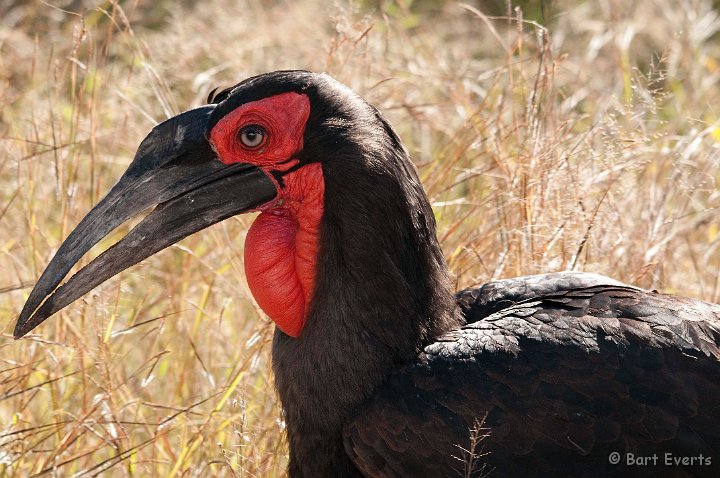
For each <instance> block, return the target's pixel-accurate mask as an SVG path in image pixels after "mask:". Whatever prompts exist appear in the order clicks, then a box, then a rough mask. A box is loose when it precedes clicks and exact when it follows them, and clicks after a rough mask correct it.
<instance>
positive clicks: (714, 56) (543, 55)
mask: <svg viewBox="0 0 720 478" xmlns="http://www.w3.org/2000/svg"><path fill="white" fill-rule="evenodd" d="M718 8H720V2H717V1H710V0H687V1H682V0H677V1H671V0H648V1H643V2H626V1H622V0H596V1H588V2H583V1H570V0H554V1H512V0H507V1H503V0H475V1H472V0H469V1H467V2H465V3H461V2H456V1H431V0H416V1H413V0H395V1H390V0H387V1H383V0H375V1H369V0H368V1H357V2H348V1H339V0H338V1H335V2H323V1H319V0H306V1H281V0H278V1H255V0H240V1H230V0H205V1H202V2H200V1H171V0H159V1H149V0H133V1H104V2H96V1H91V0H87V1H85V0H77V1H65V2H63V1H49V2H40V1H8V0H0V476H8V477H23V478H24V477H28V476H63V477H65V476H97V475H99V474H102V476H123V477H125V476H128V477H130V476H142V477H145V476H160V477H165V476H168V477H170V476H187V477H194V476H202V477H205V476H228V477H230V476H232V477H235V476H241V477H254V476H260V477H265V476H283V475H284V473H285V467H286V444H285V441H284V436H283V430H284V422H283V418H282V413H281V410H280V408H279V405H278V403H277V400H276V396H275V392H274V389H273V383H272V380H273V379H272V373H271V370H270V357H269V343H270V340H271V337H272V330H273V326H272V325H271V323H270V322H269V320H268V319H267V318H266V317H265V316H264V315H263V314H262V313H261V312H260V311H259V309H258V308H257V306H256V305H255V303H254V301H253V299H252V296H251V295H250V294H249V292H248V289H247V284H246V281H245V277H244V271H243V264H242V254H243V240H244V235H245V232H246V230H247V227H248V226H249V225H250V224H251V222H252V219H253V218H252V217H250V216H244V217H237V218H232V219H230V220H227V221H225V222H224V223H221V224H218V225H216V226H214V227H212V228H211V229H209V230H206V231H203V232H201V233H198V234H196V235H194V236H192V237H190V238H188V239H186V240H184V241H183V242H181V243H179V244H178V245H176V246H174V247H172V248H170V249H168V250H166V251H164V252H162V253H160V254H158V255H157V256H155V257H152V258H150V259H148V260H146V261H145V262H144V263H143V264H141V265H139V266H136V267H134V268H132V269H130V270H129V271H126V272H125V273H123V274H121V275H120V276H119V277H116V278H114V279H112V280H110V281H108V282H107V283H105V284H104V285H102V286H100V287H98V288H97V289H96V290H95V291H93V292H92V293H90V294H88V295H87V296H86V297H85V298H84V299H82V300H80V301H78V302H76V303H75V304H73V305H72V306H70V307H68V308H67V309H66V310H65V311H63V312H61V313H59V314H58V315H57V316H56V317H55V318H54V319H52V320H50V321H48V322H46V323H45V324H44V325H43V326H41V327H40V328H38V329H37V330H36V331H34V333H33V334H30V336H29V337H28V338H26V339H24V340H21V341H14V340H13V339H12V330H13V327H14V322H15V319H16V317H17V314H18V313H19V311H20V309H21V307H22V305H23V303H24V300H25V298H26V297H27V294H28V293H29V290H30V287H32V285H33V284H34V280H35V279H36V278H37V277H38V276H39V274H40V272H41V271H42V270H43V268H44V267H45V265H46V264H47V262H48V261H49V259H50V258H51V257H52V255H53V253H54V251H55V250H56V249H57V247H58V246H59V245H60V243H61V242H62V240H63V238H64V237H65V236H66V235H67V234H68V233H69V231H70V230H71V229H72V228H73V227H74V226H75V225H76V224H77V223H78V222H79V220H80V219H81V218H82V216H83V215H84V214H85V213H86V212H87V211H89V209H90V208H91V207H92V205H93V204H94V203H96V202H97V201H98V200H99V198H101V197H102V196H103V194H104V193H105V192H106V191H107V190H108V189H109V188H110V186H111V185H112V184H113V183H114V182H115V180H116V179H117V178H118V177H119V176H120V174H121V173H122V171H123V170H124V169H125V167H126V166H127V164H128V163H129V162H130V160H131V159H132V157H133V154H134V152H135V149H136V147H137V145H138V144H139V142H140V141H141V140H142V138H143V137H144V136H145V135H146V134H147V133H148V132H149V130H150V129H151V128H152V127H153V125H155V124H156V123H158V122H160V121H162V120H163V119H165V118H167V117H169V116H172V115H175V114H177V113H179V112H181V111H183V110H185V109H188V108H191V107H194V106H197V105H200V104H203V103H204V102H205V99H206V98H207V95H208V93H209V92H210V91H211V90H212V89H213V88H215V87H227V86H230V85H232V84H234V83H237V82H238V81H240V80H242V79H244V78H246V77H248V76H250V75H253V74H257V73H262V72H266V71H271V70H277V69H294V68H300V69H309V70H314V71H325V72H328V73H329V74H331V75H333V76H334V77H336V78H337V79H338V80H340V81H342V82H344V83H346V84H347V85H348V86H350V87H351V88H353V89H355V90H356V91H357V92H358V93H360V94H361V95H362V96H364V97H365V98H366V99H367V100H368V101H370V102H371V103H373V104H375V105H376V106H377V107H378V108H379V109H380V110H381V112H382V113H383V115H385V116H386V117H387V118H388V120H389V121H390V122H391V124H392V125H393V126H394V127H395V129H396V130H397V132H398V134H399V135H400V137H401V138H402V139H403V141H404V142H405V144H406V146H407V148H408V149H409V151H410V153H411V155H412V157H413V158H414V160H415V162H416V164H417V166H418V169H419V172H420V176H421V178H422V180H423V183H424V185H425V188H426V190H427V192H428V195H429V196H430V198H431V201H432V204H433V208H434V211H435V214H436V217H437V220H438V225H439V234H440V239H441V242H442V245H443V248H444V251H445V255H446V257H447V259H448V261H449V264H450V267H451V270H452V272H453V274H454V280H455V281H456V284H457V288H458V289H459V288H464V287H469V286H473V285H478V284H481V283H484V282H487V281H489V280H493V279H497V278H503V277H511V276H517V275H526V274H534V273H540V272H550V271H557V270H566V269H568V270H569V269H573V270H585V271H591V272H598V273H602V274H607V275H610V276H612V277H615V278H618V279H621V280H624V281H627V282H630V283H633V284H636V285H639V286H641V287H645V288H649V289H658V290H661V291H663V292H670V293H679V294H683V295H689V296H692V297H698V298H702V299H705V300H709V301H713V302H718V301H720V250H719V248H720V219H719V217H720V214H719V210H718V208H720V189H719V188H718V181H719V180H720V85H719V83H720V34H719V32H720V14H719V13H718ZM132 224H133V223H130V224H128V225H125V226H124V227H123V228H121V230H120V231H118V233H117V234H115V235H114V236H111V237H110V239H109V240H108V241H105V242H103V243H102V244H101V245H100V246H99V247H98V248H97V250H102V249H103V248H105V247H107V246H108V245H109V244H111V243H112V242H113V239H117V237H119V236H120V235H121V234H122V233H123V232H124V231H127V228H128V227H130V226H132ZM93 255H97V253H94V254H93V253H91V254H90V257H93ZM88 259H89V258H86V260H85V261H84V262H83V263H86V262H87V260H88Z"/></svg>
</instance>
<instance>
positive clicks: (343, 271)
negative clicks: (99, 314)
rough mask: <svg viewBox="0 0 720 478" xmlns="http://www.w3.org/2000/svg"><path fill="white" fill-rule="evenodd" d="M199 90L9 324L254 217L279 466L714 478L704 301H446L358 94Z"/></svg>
mask: <svg viewBox="0 0 720 478" xmlns="http://www.w3.org/2000/svg"><path fill="white" fill-rule="evenodd" d="M210 103H211V104H209V105H206V106H203V107H200V108H197V109H193V110H190V111H187V112H185V113H182V114H180V115H178V116H176V117H174V118H171V119H169V120H167V121H165V122H164V123H162V124H160V125H158V126H157V127H155V128H154V129H153V131H152V132H151V133H150V134H149V135H148V136H147V138H145V140H144V141H143V142H142V144H141V145H140V148H139V150H138V152H137V154H136V156H135V159H134V161H133V162H132V163H131V164H130V166H129V168H128V170H127V171H126V172H125V174H124V175H123V176H122V178H121V179H120V180H119V182H118V183H117V184H116V185H115V186H114V187H113V188H112V190H111V191H110V192H109V193H108V195H107V196H106V197H105V198H104V199H103V200H102V201H101V202H100V203H99V204H98V205H97V206H95V208H94V209H93V210H92V211H90V213H89V214H88V215H87V216H86V217H85V218H84V219H83V220H82V222H81V223H80V224H79V225H78V226H77V228H76V229H75V230H74V231H73V232H72V233H71V234H70V236H69V237H68V238H67V239H66V240H65V242H64V243H63V244H62V246H61V247H60V249H59V250H58V252H57V254H56V255H55V257H54V258H53V259H52V261H51V262H50V264H49V265H48V267H47V269H46V270H45V272H44V273H43V274H42V276H41V277H40V279H39V281H38V283H37V285H36V286H35V288H34V289H33V291H32V292H31V294H30V296H29V298H28V301H27V303H26V304H25V307H24V309H23V310H22V313H21V315H20V318H19V321H18V323H17V327H16V329H15V336H16V337H21V336H23V335H25V334H26V333H28V332H29V331H30V330H32V329H33V328H34V327H36V326H37V325H38V324H40V323H41V322H42V321H44V320H45V319H46V318H47V317H49V316H50V315H52V314H53V313H55V312H57V311H58V310H60V309H61V308H63V307H65V306H66V305H67V304H69V303H70V302H72V301H74V300H75V299H77V298H78V297H80V296H81V295H82V294H84V293H85V292H87V291H88V290H90V289H92V288H93V287H95V286H96V285H98V284H100V283H101V282H103V281H105V280H106V279H108V278H109V277H111V276H113V275H115V274H117V273H118V272H120V271H122V270H124V269H126V268H127V267H129V266H130V265H132V264H135V263H137V262H139V261H141V260H142V259H144V258H146V257H148V256H150V255H152V254H154V253H155V252H157V251H159V250H161V249H163V248H165V247H167V246H169V245H171V244H173V243H175V242H177V241H178V240H180V239H182V238H183V237H186V236H187V235H189V234H192V233H193V232H196V231H199V230H201V229H203V228H205V227H208V226H209V225H211V224H214V223H216V222H219V221H221V220H223V219H225V218H227V217H230V216H232V215H235V214H238V213H241V212H246V211H250V210H254V211H260V212H261V214H260V215H259V216H258V217H257V218H256V219H255V221H254V223H253V225H252V227H251V228H250V230H249V232H248V234H247V238H246V241H245V269H246V272H247V278H248V283H249V286H250V289H251V291H252V293H253V295H254V296H255V299H256V300H257V302H258V304H259V305H260V306H261V307H262V309H263V310H264V311H265V312H266V313H267V315H268V316H269V317H270V318H271V319H272V320H273V321H275V323H276V325H277V328H276V332H275V337H274V342H273V350H272V354H273V368H274V371H275V376H276V384H277V390H278V393H279V395H280V398H281V400H282V404H283V408H284V412H285V419H286V423H287V433H288V438H289V445H290V465H289V472H290V476H292V477H299V476H303V477H328V476H340V477H350V476H388V477H391V476H406V477H423V476H428V477H442V476H481V475H485V474H486V475H489V476H596V475H605V476H615V475H628V476H641V475H662V476H715V477H717V476H720V474H718V466H719V465H720V307H719V306H717V305H713V304H708V303H704V302H700V301H697V300H692V299H687V298H682V297H674V296H669V295H663V294H658V293H653V292H647V291H644V290H640V289H637V288H635V287H631V286H628V285H624V284H621V283H619V282H616V281H614V280H612V279H608V278H605V277H601V276H596V275H592V274H582V273H557V274H549V275H541V276H531V277H523V278H517V279H511V280H504V281H499V282H493V283H490V284H487V285H485V286H483V287H480V288H477V289H467V290H464V291H461V292H459V293H457V294H453V292H452V290H451V288H450V281H449V279H448V270H447V266H446V263H445V260H444V258H443V255H442V253H441V249H440V246H439V245H438V242H437V239H436V232H435V220H434V218H433V213H432V210H431V208H430V205H429V203H428V199H427V197H426V195H425V193H424V192H423V189H422V187H421V185H420V183H419V181H418V177H417V173H416V171H415V168H414V166H413V164H412V163H411V161H410V159H409V158H408V155H407V152H406V151H405V149H404V148H403V146H402V144H401V143H400V140H399V139H398V137H397V136H396V134H395V133H394V131H393V130H392V128H391V127H390V126H389V125H388V123H387V122H386V121H385V120H384V119H383V118H382V116H381V115H380V114H379V113H378V111H377V110H376V109H375V108H373V107H372V106H371V105H369V104H368V103H366V102H365V101H363V100H362V99H361V98H359V97H358V96H357V95H356V94H354V93H353V92H352V91H350V90H349V89H348V88H346V87H344V86H343V85H341V84H339V83H337V82H336V81H334V80H333V79H331V78H330V77H328V76H326V75H323V74H315V73H309V72H304V71H283V72H275V73H269V74H264V75H260V76H257V77H254V78H250V79H248V80H245V81H243V82H242V83H240V84H238V85H236V86H235V87H233V88H230V89H227V90H225V91H222V92H221V93H219V94H217V95H216V96H215V97H214V98H212V99H211V100H210ZM154 205H156V207H155V209H154V210H153V211H152V212H151V213H150V214H149V215H148V216H147V217H146V218H145V219H144V220H143V221H142V222H140V223H139V224H138V225H137V226H136V227H135V228H134V229H133V230H132V231H131V232H130V233H129V234H128V235H127V236H126V237H124V238H123V239H122V240H121V241H120V242H119V243H118V244H116V245H115V246H113V247H111V248H110V249H108V250H107V251H106V252H104V253H103V254H102V255H100V256H99V257H98V258H97V259H95V260H94V261H93V262H91V263H90V264H89V265H88V266H86V267H85V268H83V269H81V270H80V271H79V272H78V273H77V274H76V275H74V276H73V277H71V278H70V279H69V280H68V281H67V283H66V284H65V285H63V286H61V287H58V285H59V283H60V282H61V281H62V279H63V278H64V277H65V276H66V274H67V273H68V271H69V270H70V268H71V267H72V266H73V265H74V264H75V263H76V262H77V261H78V260H79V259H80V257H81V256H82V255H83V254H85V253H86V252H87V251H88V250H89V249H90V248H91V247H92V246H93V245H94V244H96V243H97V242H98V241H99V240H100V239H101V238H103V237H104V236H105V235H107V234H108V233H109V232H110V231H111V230H113V229H114V228H116V227H117V226H118V225H119V224H121V223H122V222H124V221H125V220H126V219H128V218H129V217H131V216H133V215H135V214H137V213H139V212H141V211H143V210H145V209H147V208H149V207H151V206H154ZM614 453H618V454H619V455H614ZM653 456H656V458H655V459H654V461H653V459H652V457H653ZM645 457H648V458H647V459H645ZM638 459H640V460H642V461H643V463H644V464H643V466H633V463H637V462H638Z"/></svg>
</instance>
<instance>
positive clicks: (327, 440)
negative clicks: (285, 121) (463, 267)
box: [273, 148, 461, 476]
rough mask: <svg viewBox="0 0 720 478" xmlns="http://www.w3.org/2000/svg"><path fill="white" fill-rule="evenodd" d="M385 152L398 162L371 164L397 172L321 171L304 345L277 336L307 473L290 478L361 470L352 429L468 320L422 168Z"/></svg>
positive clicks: (295, 457) (350, 167)
mask: <svg viewBox="0 0 720 478" xmlns="http://www.w3.org/2000/svg"><path fill="white" fill-rule="evenodd" d="M384 151H385V154H388V155H390V157H385V158H375V161H373V163H376V164H379V165H390V167H391V168H393V169H392V170H390V171H385V172H383V174H380V175H378V174H377V170H376V168H374V167H372V164H368V161H371V160H372V158H364V160H365V161H364V162H363V160H359V159H357V158H350V157H347V158H343V157H342V154H340V156H341V157H337V158H335V159H334V160H333V161H331V162H325V163H324V164H323V168H322V171H323V173H324V195H325V198H326V200H325V202H324V209H323V214H322V219H321V222H320V248H319V251H318V256H317V262H316V273H315V283H314V293H313V296H312V302H311V304H310V307H309V309H308V316H307V320H306V323H305V325H304V327H303V330H302V333H301V334H300V335H299V336H298V337H291V336H289V335H288V334H286V333H284V332H283V331H282V329H280V330H276V333H275V339H274V342H273V369H274V371H275V380H276V386H277V389H278V393H279V396H280V399H281V401H282V403H283V408H284V411H285V420H286V423H287V431H288V438H289V444H290V460H291V466H290V469H291V470H293V469H296V470H305V471H297V472H296V473H292V475H293V476H304V475H307V476H333V475H334V472H333V469H337V468H338V467H342V468H346V467H349V468H347V469H352V465H351V464H350V462H349V459H348V458H347V455H346V454H345V452H344V448H343V439H342V428H343V426H344V424H345V423H347V422H348V421H349V420H350V419H351V417H352V415H353V414H354V413H355V411H356V410H357V409H358V408H359V407H360V405H361V404H362V403H363V402H364V401H365V400H366V399H367V398H368V397H369V396H370V395H371V394H372V393H373V392H374V391H375V389H376V388H377V387H378V385H380V384H381V383H382V382H383V381H384V380H385V379H386V378H387V376H388V375H389V374H390V373H392V371H393V370H396V369H399V368H400V367H401V366H402V365H403V364H406V363H408V362H410V361H412V360H414V359H415V358H416V357H417V355H418V354H419V353H420V352H421V350H422V348H423V347H424V346H425V345H426V344H427V343H429V342H431V341H432V340H434V339H435V338H436V337H438V336H439V335H440V334H442V333H444V332H446V331H447V330H449V329H452V328H454V327H457V326H458V325H459V323H460V320H461V319H460V318H459V314H457V311H456V306H455V301H454V296H453V294H452V290H451V288H450V281H449V277H448V271H447V265H446V263H445V260H444V258H443V255H442V251H441V249H440V246H439V244H438V242H437V239H436V234H435V220H434V217H433V214H432V209H431V208H430V205H429V202H428V199H427V197H426V196H425V193H424V192H423V190H422V187H421V186H420V183H419V180H418V178H417V175H416V173H415V169H414V167H413V166H412V164H411V163H410V162H409V159H408V158H407V157H406V156H405V153H404V150H402V149H401V148H386V149H385V150H384ZM318 450H324V452H319V451H318ZM303 467H305V468H303ZM307 467H311V468H307ZM323 470H325V471H327V472H328V473H327V474H323Z"/></svg>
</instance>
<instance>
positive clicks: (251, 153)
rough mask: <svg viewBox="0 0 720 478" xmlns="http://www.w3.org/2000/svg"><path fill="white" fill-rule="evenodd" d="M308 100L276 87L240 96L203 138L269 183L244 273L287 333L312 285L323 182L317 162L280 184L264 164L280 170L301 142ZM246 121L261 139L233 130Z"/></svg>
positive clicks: (303, 311)
mask: <svg viewBox="0 0 720 478" xmlns="http://www.w3.org/2000/svg"><path fill="white" fill-rule="evenodd" d="M309 114H310V101H309V100H308V98H307V96H305V95H301V94H298V93H283V94H280V95H276V96H272V97H270V98H264V99H262V100H258V101H253V102H251V103H246V104H244V105H243V106H241V107H239V108H237V109H236V110H234V111H232V112H231V113H230V114H228V115H227V116H225V117H224V118H222V119H221V120H220V121H219V122H218V123H217V124H216V125H215V127H214V128H213V129H212V131H211V132H210V140H211V142H212V144H213V146H214V147H215V150H216V151H217V153H218V156H219V157H220V160H221V161H222V162H224V163H226V164H231V163H238V162H243V163H250V164H254V165H256V166H258V167H259V168H260V169H262V170H263V171H265V173H266V174H267V175H268V177H269V178H270V179H272V180H273V182H275V185H276V187H277V189H278V196H277V197H276V198H275V199H274V200H273V201H271V202H270V203H268V204H265V205H263V206H261V207H260V208H259V210H260V211H261V214H260V215H259V216H258V217H257V218H256V219H255V222H254V223H253V225H252V226H251V227H250V230H249V231H248V234H247V237H246V239H245V273H246V275H247V280H248V285H249V286H250V291H251V292H252V294H253V296H254V297H255V300H256V301H257V303H258V305H260V307H261V308H262V309H263V310H264V311H265V313H266V314H267V315H268V316H269V317H270V318H271V319H272V320H273V321H274V322H275V324H276V325H277V326H278V328H280V330H282V331H283V332H285V333H286V334H287V335H290V336H291V337H299V336H300V333H301V332H302V329H303V326H304V325H305V321H306V319H307V313H308V308H309V305H310V301H311V299H312V294H313V290H314V288H315V271H316V264H317V258H318V251H319V246H320V244H319V231H320V220H321V218H322V214H323V204H324V203H323V201H324V193H325V184H324V181H323V173H322V166H321V165H320V163H311V164H309V165H306V166H303V167H302V168H300V169H298V170H296V171H293V172H290V173H286V174H285V175H284V176H283V178H282V182H283V186H282V187H280V185H278V183H277V181H275V179H274V177H273V175H272V174H270V171H271V170H275V171H287V170H288V169H290V168H291V167H293V166H295V165H297V163H298V160H297V159H295V158H293V155H295V154H296V153H297V152H298V151H300V150H301V149H302V146H303V145H302V142H303V132H304V130H305V123H306V121H307V118H308V116H309ZM250 124H256V125H260V126H262V127H263V128H264V129H265V131H267V133H268V134H267V136H266V138H265V141H264V142H263V143H262V144H261V145H260V146H259V147H258V148H256V149H248V148H247V147H245V146H244V145H243V144H242V143H241V142H240V140H239V138H238V131H239V130H240V129H241V128H242V127H244V126H246V125H250Z"/></svg>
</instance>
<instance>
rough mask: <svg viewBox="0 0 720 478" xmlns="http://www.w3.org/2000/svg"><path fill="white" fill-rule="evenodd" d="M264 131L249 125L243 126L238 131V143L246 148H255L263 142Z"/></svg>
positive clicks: (260, 127) (261, 128)
mask: <svg viewBox="0 0 720 478" xmlns="http://www.w3.org/2000/svg"><path fill="white" fill-rule="evenodd" d="M265 136H266V133H265V129H264V128H263V127H262V126H258V125H256V124H251V125H247V126H243V127H242V129H241V130H240V134H239V137H240V142H241V143H242V144H243V146H245V147H247V148H257V147H258V146H260V145H261V144H263V142H264V141H265Z"/></svg>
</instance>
